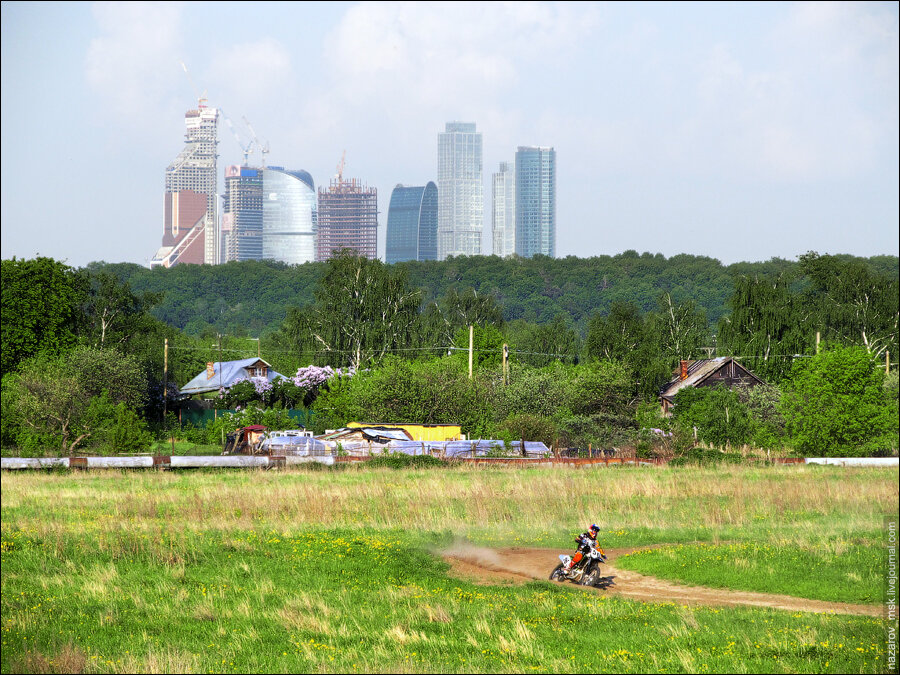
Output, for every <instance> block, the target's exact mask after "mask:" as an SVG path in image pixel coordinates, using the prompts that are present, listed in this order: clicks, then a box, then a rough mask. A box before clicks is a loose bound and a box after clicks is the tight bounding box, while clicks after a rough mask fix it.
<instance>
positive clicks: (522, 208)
mask: <svg viewBox="0 0 900 675" xmlns="http://www.w3.org/2000/svg"><path fill="white" fill-rule="evenodd" d="M516 253H517V254H518V255H520V256H522V257H523V258H530V257H532V256H534V255H538V254H541V255H548V256H550V257H551V258H553V257H556V151H555V150H554V149H553V148H543V147H537V146H519V148H518V149H517V150H516Z"/></svg>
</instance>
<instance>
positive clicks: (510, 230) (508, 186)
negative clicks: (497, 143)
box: [491, 162, 516, 258]
mask: <svg viewBox="0 0 900 675" xmlns="http://www.w3.org/2000/svg"><path fill="white" fill-rule="evenodd" d="M491 233H492V234H493V243H494V249H493V250H494V255H499V256H500V257H501V258H502V257H505V256H508V255H512V254H513V253H515V252H516V171H515V164H513V163H512V162H500V170H499V171H498V172H497V173H495V174H493V176H492V181H491Z"/></svg>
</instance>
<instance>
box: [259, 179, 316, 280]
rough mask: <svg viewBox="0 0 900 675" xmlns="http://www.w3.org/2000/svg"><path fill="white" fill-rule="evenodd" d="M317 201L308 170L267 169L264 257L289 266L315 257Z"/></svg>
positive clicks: (263, 239) (263, 210) (264, 208)
mask: <svg viewBox="0 0 900 675" xmlns="http://www.w3.org/2000/svg"><path fill="white" fill-rule="evenodd" d="M316 202H317V199H316V187H315V184H314V183H313V179H312V176H310V175H309V173H307V172H306V171H286V170H285V169H284V168H283V167H280V166H270V167H268V168H265V169H263V200H262V234H263V237H262V242H263V247H262V257H263V258H266V259H270V260H280V261H281V262H284V263H288V264H289V265H299V264H301V263H305V262H312V261H313V260H315V258H316V228H317V203H316Z"/></svg>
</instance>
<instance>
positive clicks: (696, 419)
mask: <svg viewBox="0 0 900 675" xmlns="http://www.w3.org/2000/svg"><path fill="white" fill-rule="evenodd" d="M672 410H673V417H674V418H675V420H676V422H678V423H679V424H680V425H681V426H682V427H683V428H685V429H686V430H690V429H691V428H696V429H697V438H698V439H699V440H701V441H703V442H704V443H709V444H710V445H714V446H716V447H728V446H734V445H743V444H745V443H747V442H748V441H749V440H750V434H751V432H752V422H751V419H750V411H749V410H748V409H747V406H746V405H745V404H744V403H742V402H741V400H740V398H739V396H738V394H737V392H736V391H734V390H732V389H728V388H726V387H684V388H683V389H681V390H680V391H679V392H678V393H677V394H676V395H675V407H674V408H673V409H672Z"/></svg>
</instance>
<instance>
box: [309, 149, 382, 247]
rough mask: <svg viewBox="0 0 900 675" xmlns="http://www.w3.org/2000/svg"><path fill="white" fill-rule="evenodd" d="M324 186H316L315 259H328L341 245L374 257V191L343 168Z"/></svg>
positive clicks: (376, 218)
mask: <svg viewBox="0 0 900 675" xmlns="http://www.w3.org/2000/svg"><path fill="white" fill-rule="evenodd" d="M342 168H343V167H341V170H339V171H338V175H337V176H335V178H334V179H333V180H332V181H331V183H330V184H329V186H328V187H327V188H324V187H320V188H319V214H318V216H319V222H318V235H317V240H316V261H318V262H322V261H325V260H328V259H330V258H331V257H332V256H333V255H334V254H335V253H337V252H338V251H340V250H341V249H344V248H349V249H352V250H354V251H356V252H357V253H358V254H359V255H362V256H365V257H366V258H369V259H371V260H374V259H375V258H377V257H378V191H377V190H376V188H369V187H366V186H365V185H364V184H362V183H361V182H359V181H358V180H356V179H355V178H352V179H349V180H344V177H343V171H342Z"/></svg>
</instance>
